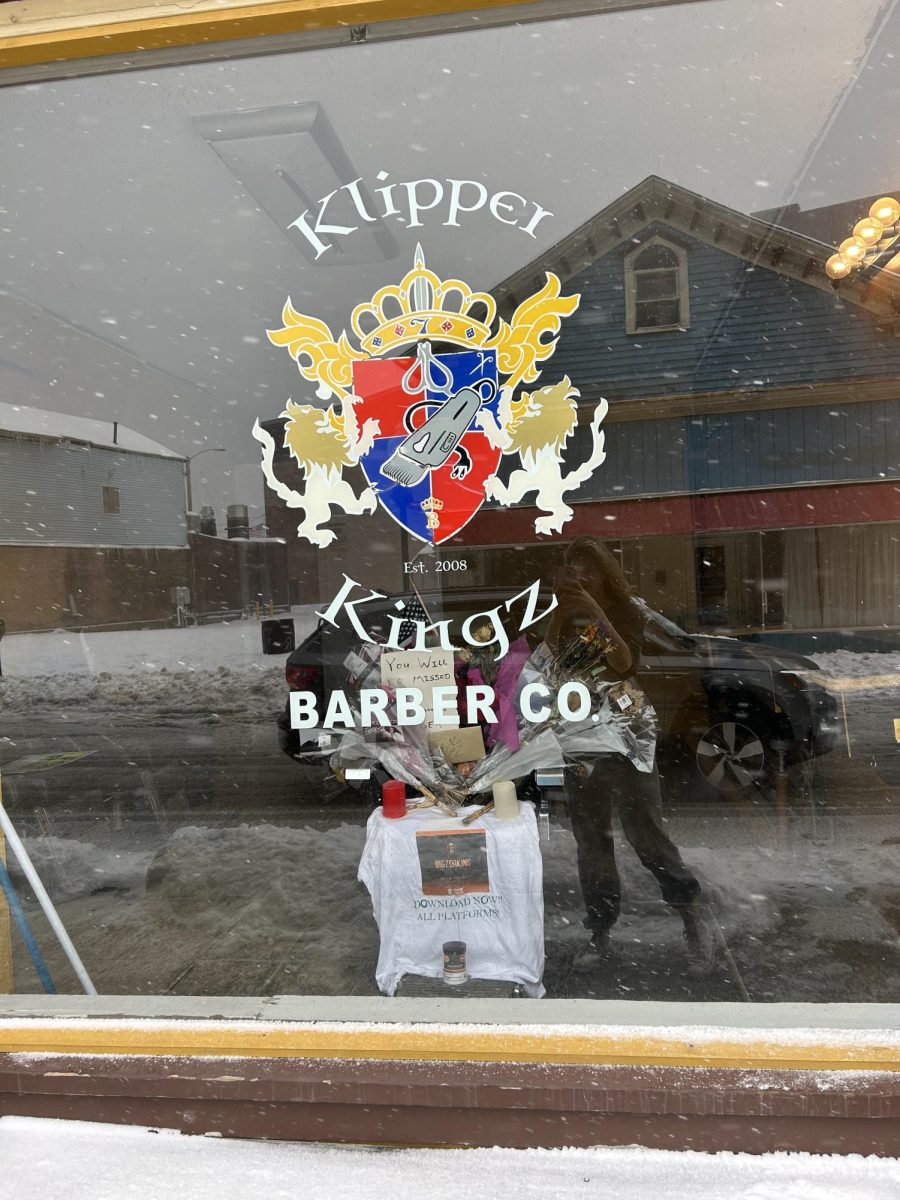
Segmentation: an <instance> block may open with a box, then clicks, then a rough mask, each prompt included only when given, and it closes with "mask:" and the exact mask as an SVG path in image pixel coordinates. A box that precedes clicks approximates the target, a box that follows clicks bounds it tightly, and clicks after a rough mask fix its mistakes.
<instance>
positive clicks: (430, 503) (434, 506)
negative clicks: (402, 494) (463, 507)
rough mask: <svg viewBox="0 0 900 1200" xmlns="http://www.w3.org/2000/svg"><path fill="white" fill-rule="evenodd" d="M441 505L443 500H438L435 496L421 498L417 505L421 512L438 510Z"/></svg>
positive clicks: (442, 505)
mask: <svg viewBox="0 0 900 1200" xmlns="http://www.w3.org/2000/svg"><path fill="white" fill-rule="evenodd" d="M443 507H444V502H443V500H438V499H437V497H436V496H429V497H428V499H427V500H423V501H422V503H421V504H420V505H419V508H421V510H422V512H440V511H441V509H442V508H443Z"/></svg>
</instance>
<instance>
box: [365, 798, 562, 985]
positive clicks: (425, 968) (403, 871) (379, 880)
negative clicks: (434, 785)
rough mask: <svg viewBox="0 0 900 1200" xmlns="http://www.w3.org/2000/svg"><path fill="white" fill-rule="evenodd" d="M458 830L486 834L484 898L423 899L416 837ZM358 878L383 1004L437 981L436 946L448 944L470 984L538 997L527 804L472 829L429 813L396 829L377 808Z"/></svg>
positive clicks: (478, 894) (535, 886)
mask: <svg viewBox="0 0 900 1200" xmlns="http://www.w3.org/2000/svg"><path fill="white" fill-rule="evenodd" d="M467 811H471V809H468V810H467V809H463V810H462V815H463V816H465V814H466V812H467ZM464 830H469V831H478V832H483V833H484V835H485V841H486V845H487V868H488V872H487V873H488V881H487V888H488V890H486V891H462V892H460V893H459V894H449V895H446V894H426V893H425V891H423V886H422V870H421V866H420V856H419V843H417V839H416V834H417V833H429V834H430V833H441V832H443V831H446V832H447V833H450V834H452V833H453V832H460V831H464ZM460 842H461V843H462V844H465V839H464V838H460ZM359 878H360V879H361V880H362V882H363V883H364V884H365V885H366V887H367V888H368V889H369V894H370V896H371V897H372V909H373V911H374V914H375V920H376V922H377V923H378V930H379V933H380V935H381V948H380V952H379V955H378V966H377V968H376V971H375V978H376V981H377V983H378V986H379V988H380V989H381V991H382V992H384V993H385V994H386V995H388V996H393V994H394V992H396V990H397V985H398V984H399V982H400V980H401V979H402V977H403V976H404V975H426V976H431V977H437V978H439V977H440V976H441V975H442V974H443V945H444V942H451V941H459V942H465V943H466V970H467V972H468V974H469V975H470V976H472V977H473V978H475V979H500V980H512V981H514V982H516V983H519V984H521V985H522V986H523V988H524V989H525V992H526V993H527V994H528V995H529V996H532V997H535V998H537V997H540V996H543V995H544V985H543V984H542V983H541V977H542V975H543V973H544V894H543V870H542V863H541V850H540V842H539V839H538V829H537V821H536V819H535V815H534V809H533V808H532V806H531V805H530V804H520V805H519V816H518V817H517V818H516V819H515V820H514V821H498V820H497V818H496V817H495V816H494V814H493V813H492V812H491V813H487V814H486V815H485V816H484V817H482V818H481V819H480V820H478V821H475V822H474V823H473V824H472V825H469V826H465V825H463V824H462V821H461V820H459V819H458V818H453V817H448V816H446V815H445V814H444V813H442V812H440V811H439V810H436V809H433V808H432V809H428V808H426V809H423V810H421V811H414V812H411V813H407V815H406V816H405V817H401V818H400V819H397V820H391V819H388V818H386V817H384V816H383V815H382V812H381V809H380V808H376V809H375V811H374V812H373V813H372V815H371V816H370V817H369V822H368V826H367V829H366V845H365V849H364V850H363V854H362V858H361V859H360V863H359ZM431 890H432V889H430V888H429V891H431Z"/></svg>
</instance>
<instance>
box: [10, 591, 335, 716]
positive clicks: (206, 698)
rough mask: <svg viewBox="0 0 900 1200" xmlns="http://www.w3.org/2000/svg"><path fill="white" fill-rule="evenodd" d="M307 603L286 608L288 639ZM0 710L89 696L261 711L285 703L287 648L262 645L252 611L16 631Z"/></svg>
mask: <svg viewBox="0 0 900 1200" xmlns="http://www.w3.org/2000/svg"><path fill="white" fill-rule="evenodd" d="M314 607H315V606H313V605H307V606H305V607H303V608H296V609H294V610H293V613H292V616H293V618H294V628H295V635H296V642H297V645H299V644H300V643H301V642H302V641H303V639H304V638H305V637H306V636H307V635H308V634H309V633H311V632H312V630H313V629H314V628H315V626H316V622H317V620H318V618H317V617H316V616H315V613H314V611H313V609H314ZM0 654H2V664H3V677H2V678H0V712H2V711H4V710H5V711H8V712H12V713H17V714H21V713H23V712H28V711H32V710H35V709H37V710H44V709H53V708H57V709H58V708H66V707H70V706H86V705H89V706H90V711H91V712H92V713H95V714H96V713H98V712H104V711H108V710H112V711H115V710H123V709H135V708H136V709H139V710H140V712H141V713H142V714H143V715H145V716H149V715H151V714H153V715H158V714H166V713H169V714H178V713H181V714H184V713H201V714H220V713H240V714H245V715H246V714H250V715H254V714H259V713H271V712H275V711H277V710H278V709H279V708H281V707H282V706H283V705H284V698H285V693H286V688H285V682H284V662H285V657H286V656H285V655H283V654H274V655H266V654H263V652H262V634H261V631H260V623H259V621H227V622H224V621H223V622H219V623H217V624H212V625H199V626H192V627H190V628H187V629H134V630H120V631H118V632H111V633H70V632H66V631H65V630H57V631H56V632H55V633H20V634H13V635H12V636H9V637H5V638H4V639H3V642H2V644H0Z"/></svg>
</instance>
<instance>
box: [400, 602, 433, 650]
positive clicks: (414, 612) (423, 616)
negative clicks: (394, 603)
mask: <svg viewBox="0 0 900 1200" xmlns="http://www.w3.org/2000/svg"><path fill="white" fill-rule="evenodd" d="M404 601H405V603H406V608H405V609H404V610H403V611H404V614H405V619H404V621H403V624H402V625H401V626H400V634H399V637H398V641H399V642H401V643H406V642H408V641H412V639H413V638H414V637H415V636H416V633H417V630H416V622H417V621H428V619H429V617H428V613H427V612H426V611H425V609H424V607H423V605H422V602H421V600H420V599H419V597H418V596H416V595H412V596H404Z"/></svg>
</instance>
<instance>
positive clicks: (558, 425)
mask: <svg viewBox="0 0 900 1200" xmlns="http://www.w3.org/2000/svg"><path fill="white" fill-rule="evenodd" d="M579 395H580V393H579V391H578V389H577V388H574V387H572V381H571V380H570V379H569V377H568V375H566V376H564V377H563V378H562V379H561V380H560V382H559V383H554V384H550V385H549V386H548V387H542V388H540V389H539V390H538V391H536V392H530V393H529V392H524V393H523V394H522V397H521V399H520V400H518V401H514V400H513V399H512V396H511V393H510V391H509V389H508V388H504V389H503V392H502V393H501V396H500V405H499V411H500V423H499V424H498V423H497V421H496V420H495V418H494V415H493V413H492V412H490V411H489V410H488V409H482V411H481V412H480V413H479V415H478V417H477V422H478V424H479V425H480V426H481V428H482V429H483V430H484V433H485V434H486V436H487V439H488V441H489V442H490V443H491V445H492V446H493V447H494V449H495V450H501V451H502V452H503V453H504V454H518V456H519V462H520V463H521V469H519V470H516V471H513V473H512V474H511V475H510V478H509V483H503V481H502V480H501V479H499V478H498V477H497V476H496V475H491V476H490V478H488V479H486V480H485V484H484V493H485V496H486V497H487V498H488V500H497V501H499V502H500V503H501V504H504V505H509V504H519V503H521V501H522V500H523V499H524V498H525V496H526V495H528V493H529V492H536V493H537V495H536V496H535V500H534V503H535V506H536V507H537V508H539V509H540V510H541V512H543V513H546V514H547V515H546V516H543V517H538V518H537V519H536V520H535V522H534V530H535V533H538V534H551V533H560V532H561V531H562V527H563V525H565V523H566V522H567V521H569V520H570V519H571V518H572V516H573V512H572V508H571V507H570V506H569V505H568V504H567V503H566V502H565V499H564V496H565V495H566V493H567V492H571V491H574V490H576V489H577V488H579V487H581V486H582V484H584V483H587V481H588V480H589V479H590V478H591V476H592V475H593V473H594V471H596V469H597V467H599V466H600V465H601V463H603V462H604V461H605V459H606V451H605V449H604V444H605V435H604V433H603V430H602V429H601V425H602V423H603V418H604V417H605V416H606V413H607V411H608V407H609V406H608V405H607V402H606V401H605V400H602V399H601V401H600V403H599V404H598V405H597V407H596V408H595V409H594V415H593V417H592V418H591V424H590V431H591V448H590V452H589V454H588V457H587V458H586V459H585V460H584V461H583V462H581V463H579V464H578V465H577V466H576V467H574V468H573V469H572V470H571V471H569V472H568V473H567V474H565V475H564V474H563V469H562V455H563V451H564V450H565V448H566V444H567V443H568V441H569V438H570V437H571V436H572V434H573V433H574V432H575V427H576V425H577V424H578V397H579Z"/></svg>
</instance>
